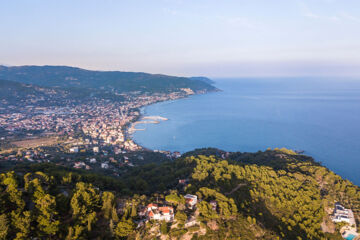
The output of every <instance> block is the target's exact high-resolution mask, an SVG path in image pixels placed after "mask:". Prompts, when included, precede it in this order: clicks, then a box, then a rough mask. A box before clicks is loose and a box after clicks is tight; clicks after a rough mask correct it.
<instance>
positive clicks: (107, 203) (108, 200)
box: [101, 192, 115, 219]
mask: <svg viewBox="0 0 360 240" xmlns="http://www.w3.org/2000/svg"><path fill="white" fill-rule="evenodd" d="M101 199H102V203H103V204H102V207H101V210H102V211H103V213H104V217H105V218H106V219H110V217H111V212H112V208H113V205H114V200H115V196H114V194H113V193H112V192H103V194H102V197H101Z"/></svg>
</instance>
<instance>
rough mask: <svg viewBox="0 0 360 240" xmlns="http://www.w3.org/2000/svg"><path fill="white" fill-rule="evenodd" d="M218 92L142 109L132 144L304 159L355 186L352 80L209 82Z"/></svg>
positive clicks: (358, 142)
mask: <svg viewBox="0 0 360 240" xmlns="http://www.w3.org/2000/svg"><path fill="white" fill-rule="evenodd" d="M214 81H215V83H214V85H215V86H216V87H217V88H219V89H221V91H220V92H212V93H207V94H202V95H193V96H190V97H188V98H184V99H179V100H174V101H168V102H161V103H157V104H154V105H149V106H146V107H144V108H143V109H142V110H141V111H142V114H143V115H144V116H162V117H165V118H167V119H168V120H167V121H161V122H160V123H159V124H139V125H137V128H140V129H143V128H144V129H145V130H144V131H136V132H135V133H134V134H133V138H134V140H135V142H137V143H138V144H140V145H142V146H144V147H146V148H149V149H153V150H169V151H180V152H187V151H190V150H193V149H196V148H203V147H216V148H219V149H222V150H225V151H240V152H256V151H259V150H262V151H263V150H266V149H267V148H269V147H270V148H276V147H278V148H282V147H285V148H288V149H293V150H299V151H304V154H306V155H309V156H312V157H313V158H314V159H315V160H316V161H318V162H321V163H322V164H323V165H324V166H326V167H328V168H329V169H331V170H333V171H334V172H335V173H337V174H339V175H341V176H342V177H344V178H346V179H349V180H350V181H352V182H353V183H355V184H357V185H360V78H359V79H355V78H325V77H322V78H314V77H304V78H238V79H214Z"/></svg>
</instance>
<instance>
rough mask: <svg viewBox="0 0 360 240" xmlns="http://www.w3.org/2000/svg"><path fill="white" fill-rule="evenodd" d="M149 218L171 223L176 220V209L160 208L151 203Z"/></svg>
mask: <svg viewBox="0 0 360 240" xmlns="http://www.w3.org/2000/svg"><path fill="white" fill-rule="evenodd" d="M147 216H148V218H149V219H150V220H158V221H166V222H171V221H173V220H174V208H172V207H169V206H163V207H158V205H157V204H153V203H150V204H149V205H148V206H147Z"/></svg>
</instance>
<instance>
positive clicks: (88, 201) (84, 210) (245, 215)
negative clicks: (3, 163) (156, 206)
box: [0, 149, 360, 239]
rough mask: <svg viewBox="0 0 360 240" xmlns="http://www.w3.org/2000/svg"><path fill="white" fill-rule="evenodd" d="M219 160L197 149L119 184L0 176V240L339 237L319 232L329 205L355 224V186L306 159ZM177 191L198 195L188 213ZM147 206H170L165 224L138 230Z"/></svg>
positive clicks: (35, 168)
mask: <svg viewBox="0 0 360 240" xmlns="http://www.w3.org/2000/svg"><path fill="white" fill-rule="evenodd" d="M198 153H201V154H202V155H199V154H198ZM207 153H209V154H207ZM218 153H220V154H218ZM222 154H223V152H222V151H219V152H217V151H216V150H215V149H201V150H198V151H193V152H191V153H188V154H185V156H186V157H183V158H179V159H177V160H175V161H165V162H162V163H160V164H148V165H144V166H139V167H134V168H132V169H129V170H128V171H127V172H126V173H124V174H123V175H122V176H121V177H119V178H113V177H108V176H104V175H99V174H95V173H89V172H85V171H78V170H71V169H66V168H63V167H58V166H55V165H51V164H37V165H36V164H34V165H30V167H27V168H15V169H14V171H10V172H5V173H2V174H1V175H0V239H30V238H35V237H36V238H38V239H50V238H51V239H136V238H137V239H155V238H158V237H160V235H167V236H169V237H170V238H171V239H178V238H181V237H182V236H184V235H187V236H188V237H190V238H192V239H239V238H240V239H341V238H339V237H341V236H340V235H339V233H338V230H339V227H338V228H337V230H336V231H332V232H324V231H323V230H322V228H321V225H322V224H323V225H324V224H325V225H326V224H328V222H329V221H328V220H329V215H328V212H330V211H331V208H332V207H333V204H334V202H335V201H340V202H341V203H342V204H343V205H344V206H346V207H347V208H351V209H352V210H353V211H354V214H355V216H356V220H357V224H359V220H360V219H359V216H360V189H359V187H357V186H355V185H353V184H352V183H351V182H349V181H347V180H344V179H342V178H341V177H340V176H338V175H336V174H334V173H333V172H331V171H329V170H328V169H326V168H325V167H323V166H321V165H320V164H318V163H315V162H314V161H313V160H312V159H311V158H309V157H306V156H303V155H299V154H295V153H294V152H292V151H289V150H285V149H274V150H267V151H265V152H257V153H231V154H230V155H229V157H228V159H222V158H219V157H217V155H222ZM184 178H187V179H189V184H188V185H185V186H184V185H181V184H179V183H178V180H179V179H184ZM186 193H189V194H195V195H197V197H198V200H199V202H198V203H197V206H196V208H195V209H188V208H186V207H185V199H184V197H183V196H184V195H185V194H186ZM138 194H142V195H138ZM155 201H159V202H162V203H164V204H168V205H171V206H172V207H174V209H175V220H174V222H156V221H149V222H147V223H145V224H143V225H141V224H140V225H139V226H138V227H137V224H138V223H140V220H141V217H140V216H139V214H138V211H139V209H141V207H144V206H146V205H147V204H148V203H153V202H155ZM330 222H331V221H330Z"/></svg>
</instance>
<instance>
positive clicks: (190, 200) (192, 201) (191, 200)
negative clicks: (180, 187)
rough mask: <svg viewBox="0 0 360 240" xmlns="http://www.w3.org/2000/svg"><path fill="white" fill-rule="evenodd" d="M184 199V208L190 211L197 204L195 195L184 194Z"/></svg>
mask: <svg viewBox="0 0 360 240" xmlns="http://www.w3.org/2000/svg"><path fill="white" fill-rule="evenodd" d="M184 198H185V202H186V206H187V207H188V208H190V209H193V208H194V206H195V205H196V204H197V196H196V195H191V194H186V195H185V196H184Z"/></svg>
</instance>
